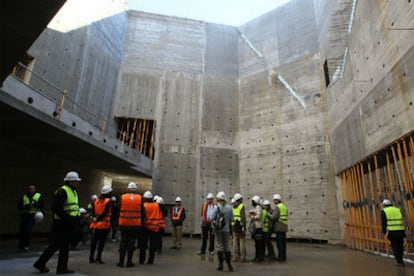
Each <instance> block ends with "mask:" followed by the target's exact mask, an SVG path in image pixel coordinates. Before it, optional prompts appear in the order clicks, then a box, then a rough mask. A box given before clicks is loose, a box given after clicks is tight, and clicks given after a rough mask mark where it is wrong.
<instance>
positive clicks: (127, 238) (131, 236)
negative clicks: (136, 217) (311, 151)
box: [119, 227, 140, 255]
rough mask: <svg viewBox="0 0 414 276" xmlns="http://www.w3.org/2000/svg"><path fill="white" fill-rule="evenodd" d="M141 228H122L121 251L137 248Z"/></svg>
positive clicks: (130, 250) (131, 250)
mask: <svg viewBox="0 0 414 276" xmlns="http://www.w3.org/2000/svg"><path fill="white" fill-rule="evenodd" d="M139 232H140V230H139V228H138V227H131V228H124V229H122V228H121V242H120V243H119V252H120V253H124V255H125V252H133V251H134V249H135V244H136V242H137V240H138V238H139Z"/></svg>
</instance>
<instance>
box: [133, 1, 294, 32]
mask: <svg viewBox="0 0 414 276" xmlns="http://www.w3.org/2000/svg"><path fill="white" fill-rule="evenodd" d="M290 1H291V0H128V6H129V8H130V9H133V10H139V11H144V12H150V13H156V14H162V15H172V16H178V17H184V18H191V19H196V20H202V21H206V22H212V23H218V24H224V25H232V26H240V25H243V24H244V23H246V22H248V21H249V20H251V19H254V18H256V17H258V16H260V15H262V14H265V13H267V12H269V11H271V10H273V9H275V8H277V7H279V6H281V5H283V4H285V3H287V2H290Z"/></svg>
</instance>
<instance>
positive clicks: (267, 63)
mask: <svg viewBox="0 0 414 276" xmlns="http://www.w3.org/2000/svg"><path fill="white" fill-rule="evenodd" d="M237 32H238V33H239V35H240V37H241V38H242V39H243V41H244V42H245V43H246V44H247V46H249V48H250V49H251V50H252V51H253V52H254V53H255V54H256V55H257V57H258V58H259V59H260V60H261V61H262V62H263V63H264V64H265V65H266V66H267V70H268V76H267V77H268V80H269V84H270V86H272V75H273V74H277V79H278V80H279V81H280V82H281V83H282V84H283V85H284V86H285V87H286V89H287V90H288V91H289V93H290V94H291V95H292V96H293V97H294V98H295V99H296V100H297V101H298V102H299V103H300V104H301V105H302V107H303V108H305V107H306V105H305V102H304V101H303V100H302V98H301V97H300V96H299V95H298V94H297V93H296V92H295V90H293V88H292V86H291V85H290V84H289V83H288V82H287V81H286V80H285V79H284V78H283V77H282V75H281V74H279V73H278V72H276V71H275V70H274V69H273V66H272V65H271V64H270V62H269V61H268V60H267V59H266V58H265V57H264V55H263V54H262V53H261V52H260V51H259V50H257V48H256V47H254V45H253V44H252V42H251V41H250V40H249V39H248V38H247V37H246V36H245V35H244V34H243V33H242V31H241V30H240V29H237Z"/></svg>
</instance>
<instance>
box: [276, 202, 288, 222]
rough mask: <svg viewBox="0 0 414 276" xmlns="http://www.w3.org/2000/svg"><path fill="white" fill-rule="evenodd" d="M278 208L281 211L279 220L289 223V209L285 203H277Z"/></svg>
mask: <svg viewBox="0 0 414 276" xmlns="http://www.w3.org/2000/svg"><path fill="white" fill-rule="evenodd" d="M277 208H279V212H280V217H279V221H280V222H281V223H284V224H286V225H287V224H288V209H287V207H286V205H285V204H283V203H279V204H278V205H277Z"/></svg>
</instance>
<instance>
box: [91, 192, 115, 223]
mask: <svg viewBox="0 0 414 276" xmlns="http://www.w3.org/2000/svg"><path fill="white" fill-rule="evenodd" d="M110 201H111V199H110V198H98V199H96V200H95V201H94V202H93V207H94V210H95V215H96V216H100V215H102V213H103V212H104V211H105V207H106V205H107V204H108V203H109V202H110ZM111 209H112V208H111V207H109V210H108V213H107V214H106V216H105V217H103V218H101V219H100V220H99V221H92V222H91V224H90V228H96V229H109V228H110V227H111V221H110V218H111Z"/></svg>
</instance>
